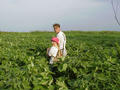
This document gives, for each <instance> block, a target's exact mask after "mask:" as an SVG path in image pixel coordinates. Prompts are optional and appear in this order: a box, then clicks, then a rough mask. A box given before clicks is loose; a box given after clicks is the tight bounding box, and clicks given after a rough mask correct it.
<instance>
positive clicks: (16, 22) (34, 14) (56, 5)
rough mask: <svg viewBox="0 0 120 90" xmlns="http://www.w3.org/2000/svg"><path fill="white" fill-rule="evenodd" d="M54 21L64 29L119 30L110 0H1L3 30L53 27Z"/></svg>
mask: <svg viewBox="0 0 120 90" xmlns="http://www.w3.org/2000/svg"><path fill="white" fill-rule="evenodd" d="M119 11H120V7H119ZM118 15H119V16H120V12H118ZM119 20H120V19H119ZM54 23H60V24H61V26H62V30H120V27H119V26H118V25H117V23H116V21H115V19H114V14H113V11H112V7H111V4H110V0H0V30H2V31H19V32H26V31H31V30H53V28H52V24H54Z"/></svg>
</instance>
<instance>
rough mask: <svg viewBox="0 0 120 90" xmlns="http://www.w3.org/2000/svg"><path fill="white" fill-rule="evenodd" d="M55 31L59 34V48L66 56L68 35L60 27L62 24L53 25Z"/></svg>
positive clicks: (62, 54)
mask: <svg viewBox="0 0 120 90" xmlns="http://www.w3.org/2000/svg"><path fill="white" fill-rule="evenodd" d="M53 28H54V31H55V33H56V34H57V35H56V37H57V38H58V39H59V48H60V51H61V56H63V57H65V56H66V55H67V50H66V36H65V34H64V33H63V32H62V31H61V29H60V24H54V25H53Z"/></svg>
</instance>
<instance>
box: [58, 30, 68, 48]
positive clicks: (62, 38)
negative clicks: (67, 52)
mask: <svg viewBox="0 0 120 90" xmlns="http://www.w3.org/2000/svg"><path fill="white" fill-rule="evenodd" d="M57 38H58V39H59V45H60V49H61V50H62V49H64V48H65V45H66V36H65V34H64V33H63V32H62V31H60V32H59V33H58V34H57Z"/></svg>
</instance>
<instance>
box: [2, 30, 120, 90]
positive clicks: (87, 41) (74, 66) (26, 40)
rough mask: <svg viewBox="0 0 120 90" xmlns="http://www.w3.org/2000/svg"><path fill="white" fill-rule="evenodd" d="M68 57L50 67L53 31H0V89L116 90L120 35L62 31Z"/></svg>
mask: <svg viewBox="0 0 120 90" xmlns="http://www.w3.org/2000/svg"><path fill="white" fill-rule="evenodd" d="M65 34H66V37H67V45H66V48H67V50H68V56H67V57H66V58H65V60H62V59H61V60H60V62H59V63H56V64H54V65H49V61H48V58H47V57H46V49H47V48H48V47H50V46H51V37H53V36H55V33H53V32H24V33H19V32H0V90H119V89H120V32H110V31H101V32H82V31H68V32H65Z"/></svg>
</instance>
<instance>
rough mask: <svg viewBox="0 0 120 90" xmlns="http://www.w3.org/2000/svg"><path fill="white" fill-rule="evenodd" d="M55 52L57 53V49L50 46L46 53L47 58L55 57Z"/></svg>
mask: <svg viewBox="0 0 120 90" xmlns="http://www.w3.org/2000/svg"><path fill="white" fill-rule="evenodd" d="M57 52H58V48H57V47H55V46H52V47H51V48H50V50H49V52H48V55H49V56H53V57H56V56H57Z"/></svg>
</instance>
